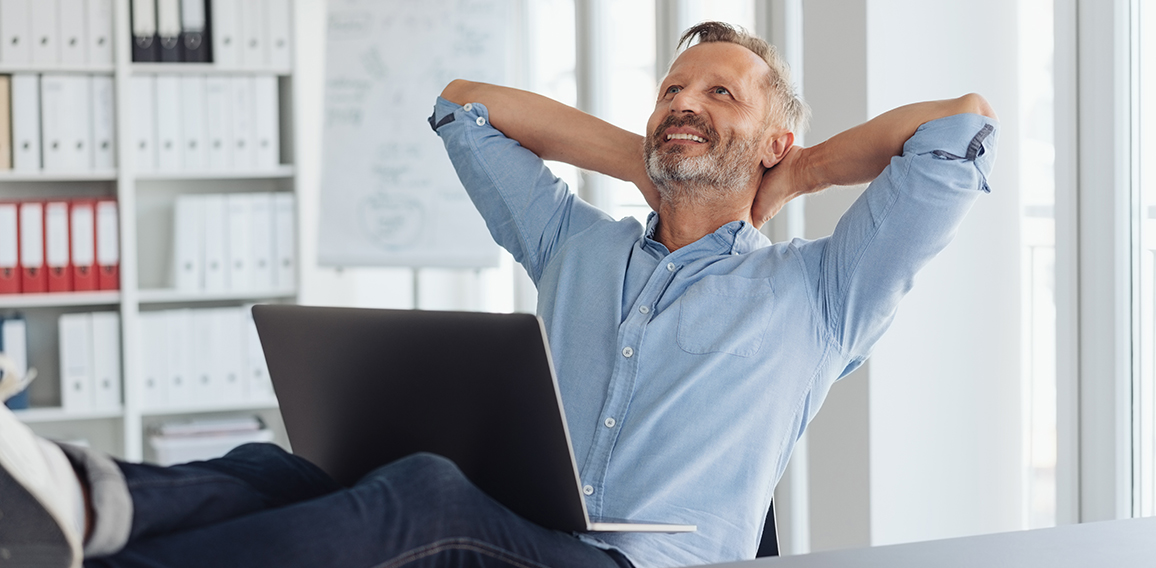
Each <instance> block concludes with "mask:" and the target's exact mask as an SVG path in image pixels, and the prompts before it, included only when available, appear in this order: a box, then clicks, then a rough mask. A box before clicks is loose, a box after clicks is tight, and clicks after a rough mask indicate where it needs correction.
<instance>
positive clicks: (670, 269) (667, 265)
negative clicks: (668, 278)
mask: <svg viewBox="0 0 1156 568" xmlns="http://www.w3.org/2000/svg"><path fill="white" fill-rule="evenodd" d="M666 269H667V270H669V271H671V272H674V263H673V262H668V263H666Z"/></svg>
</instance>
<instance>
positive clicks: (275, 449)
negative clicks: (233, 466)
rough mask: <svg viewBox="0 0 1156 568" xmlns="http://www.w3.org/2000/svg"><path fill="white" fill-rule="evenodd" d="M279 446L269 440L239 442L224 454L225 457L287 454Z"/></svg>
mask: <svg viewBox="0 0 1156 568" xmlns="http://www.w3.org/2000/svg"><path fill="white" fill-rule="evenodd" d="M288 453H289V452H286V451H285V450H284V449H283V448H282V447H281V446H278V445H277V444H273V443H270V442H249V443H247V444H241V445H240V446H237V447H235V448H233V449H231V450H229V453H227V454H225V457H226V458H240V459H248V458H261V457H281V456H285V455H288Z"/></svg>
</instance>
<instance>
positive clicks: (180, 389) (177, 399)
mask: <svg viewBox="0 0 1156 568" xmlns="http://www.w3.org/2000/svg"><path fill="white" fill-rule="evenodd" d="M162 313H164V314H165V317H164V319H165V328H166V330H167V331H166V333H165V343H166V347H167V352H168V363H167V366H168V379H169V380H168V384H167V385H165V387H166V389H167V390H168V393H167V395H168V400H169V404H168V406H170V407H172V406H189V405H190V404H191V402H190V400H189V396H190V394H191V392H192V388H191V387H192V376H193V357H194V356H195V354H194V353H193V348H192V341H193V332H192V331H193V330H192V327H193V318H192V311H191V310H187V309H186V310H169V311H166V312H162Z"/></svg>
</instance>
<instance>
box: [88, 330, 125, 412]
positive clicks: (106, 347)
mask: <svg viewBox="0 0 1156 568" xmlns="http://www.w3.org/2000/svg"><path fill="white" fill-rule="evenodd" d="M91 316H92V377H93V389H94V392H93V399H94V404H93V408H94V410H116V409H118V408H120V392H121V389H120V381H121V379H120V314H118V313H116V312H94V313H92V314H91Z"/></svg>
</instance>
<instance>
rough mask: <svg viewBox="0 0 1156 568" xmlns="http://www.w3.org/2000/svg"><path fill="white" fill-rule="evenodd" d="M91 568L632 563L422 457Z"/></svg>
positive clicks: (163, 539) (524, 567)
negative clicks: (524, 514) (523, 513)
mask: <svg viewBox="0 0 1156 568" xmlns="http://www.w3.org/2000/svg"><path fill="white" fill-rule="evenodd" d="M85 566H87V567H88V568H96V567H106V568H141V567H161V566H164V567H167V568H181V567H186V566H187V567H202V566H214V567H229V566H237V567H246V568H250V567H260V566H270V567H274V566H275V567H279V568H292V567H295V566H300V567H314V566H341V567H345V566H349V567H378V568H387V567H388V568H393V567H402V566H404V567H407V568H409V567H419V566H431V567H432V566H439V567H440V566H484V567H492V566H501V567H508V566H513V567H518V568H546V567H549V568H555V567H567V566H582V567H599V566H605V567H608V568H612V567H614V568H618V567H622V566H629V563H628V562H627V561H626V560H625V559H624V558H623V557H622V556H621V555H619V554H618V553H617V552H607V551H604V550H601V549H598V548H595V547H594V546H591V545H588V544H586V543H584V542H582V541H580V540H579V539H578V538H577V537H575V536H573V535H571V534H567V533H563V532H559V531H554V530H549V529H545V528H542V527H541V526H538V525H536V524H534V523H532V522H530V521H527V520H525V519H523V518H521V517H519V516H517V515H515V514H514V513H512V512H510V511H509V510H508V509H506V508H505V507H503V506H502V505H501V504H499V503H497V502H496V501H494V500H493V499H491V498H490V497H489V496H487V495H486V494H485V493H483V492H482V491H481V490H479V489H478V488H477V487H476V486H474V485H473V484H472V483H470V482H469V480H468V479H466V478H465V476H464V475H463V474H462V473H461V472H460V471H459V470H458V469H457V467H456V466H455V465H454V464H453V463H452V462H450V461H449V460H447V459H445V458H442V457H439V456H434V455H431V454H415V455H413V456H410V457H407V458H404V459H401V460H398V461H396V462H394V463H392V464H389V465H386V466H384V467H382V468H379V469H378V470H376V471H374V472H373V473H371V474H369V475H367V476H366V477H365V478H364V479H363V480H361V481H360V482H359V483H358V484H357V485H356V486H355V487H353V488H351V489H346V490H342V491H338V492H335V493H330V494H328V495H326V496H324V497H320V498H317V499H314V500H312V501H308V502H304V503H297V504H293V505H289V506H286V507H282V508H280V509H275V510H269V511H262V512H258V513H254V514H251V515H248V516H245V517H240V518H236V519H233V520H230V521H225V522H222V523H218V524H214V525H211V526H206V527H202V528H199V529H194V530H190V531H184V532H180V533H175V534H170V535H165V536H158V537H155V538H151V539H146V540H141V541H136V542H134V543H132V544H130V545H129V546H128V547H126V548H125V549H124V550H123V551H121V552H120V553H119V554H117V555H115V556H112V557H108V558H103V559H95V560H90V561H88V562H86V563H85Z"/></svg>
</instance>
